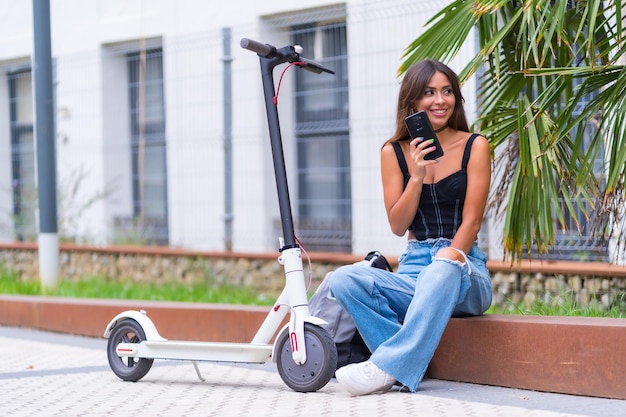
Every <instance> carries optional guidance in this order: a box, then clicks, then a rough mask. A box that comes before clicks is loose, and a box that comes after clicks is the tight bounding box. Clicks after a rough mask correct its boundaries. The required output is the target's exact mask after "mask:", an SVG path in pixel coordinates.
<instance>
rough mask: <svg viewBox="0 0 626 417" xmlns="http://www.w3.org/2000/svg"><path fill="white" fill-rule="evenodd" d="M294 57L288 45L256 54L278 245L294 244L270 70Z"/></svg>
mask: <svg viewBox="0 0 626 417" xmlns="http://www.w3.org/2000/svg"><path fill="white" fill-rule="evenodd" d="M297 58H298V54H297V53H296V52H295V50H294V48H293V47H292V46H286V47H284V48H281V49H278V50H276V51H275V52H273V53H272V54H270V57H264V56H259V61H260V63H261V78H262V80H263V93H264V96H265V109H266V113H267V124H268V127H269V133H270V144H271V147H272V159H273V161H274V174H275V176H276V190H277V192H278V204H279V209H280V221H281V225H282V229H283V239H284V246H283V247H282V248H280V249H281V251H282V250H283V249H288V248H295V247H298V245H297V244H296V237H295V231H294V226H293V216H292V211H291V201H290V197H289V185H288V183H287V171H286V169H285V156H284V154H283V143H282V136H281V133H280V122H279V120H278V108H277V105H276V104H275V103H274V95H275V91H276V90H275V87H274V77H273V70H274V68H275V67H276V66H277V65H280V64H284V63H286V62H291V61H293V60H296V59H297Z"/></svg>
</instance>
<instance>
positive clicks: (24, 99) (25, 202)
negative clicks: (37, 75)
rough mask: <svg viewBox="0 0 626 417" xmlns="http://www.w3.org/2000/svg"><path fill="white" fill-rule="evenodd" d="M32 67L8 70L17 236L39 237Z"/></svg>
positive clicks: (13, 191) (12, 176)
mask: <svg viewBox="0 0 626 417" xmlns="http://www.w3.org/2000/svg"><path fill="white" fill-rule="evenodd" d="M31 74H32V73H31V69H30V68H25V69H22V70H19V71H13V72H10V73H9V74H8V77H7V78H8V82H9V113H10V114H9V117H10V131H11V133H10V135H11V184H12V195H13V221H14V227H15V239H17V240H18V241H32V240H35V239H36V238H37V223H36V210H37V188H36V181H35V141H34V133H33V120H34V112H33V100H32V91H33V89H32V75H31Z"/></svg>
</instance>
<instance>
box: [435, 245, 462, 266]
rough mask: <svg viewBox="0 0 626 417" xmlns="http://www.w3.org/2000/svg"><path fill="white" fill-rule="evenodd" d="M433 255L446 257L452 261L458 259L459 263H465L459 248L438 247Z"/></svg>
mask: <svg viewBox="0 0 626 417" xmlns="http://www.w3.org/2000/svg"><path fill="white" fill-rule="evenodd" d="M435 256H436V257H439V258H446V259H450V260H452V261H459V262H461V263H465V258H464V257H463V254H462V253H461V252H460V251H459V250H456V249H453V248H450V247H446V248H441V249H439V251H437V254H436V255H435Z"/></svg>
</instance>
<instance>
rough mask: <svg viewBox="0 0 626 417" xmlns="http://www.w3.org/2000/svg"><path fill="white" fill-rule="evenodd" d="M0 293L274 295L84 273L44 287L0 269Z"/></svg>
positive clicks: (259, 301) (205, 298)
mask: <svg viewBox="0 0 626 417" xmlns="http://www.w3.org/2000/svg"><path fill="white" fill-rule="evenodd" d="M0 293H1V294H13V295H46V296H53V297H54V296H57V297H74V298H108V299H126V300H152V301H187V302H197V303H224V304H239V305H261V306H266V305H272V304H273V302H274V299H273V298H271V297H267V296H264V295H263V294H261V295H259V294H256V293H255V292H253V290H252V289H250V288H247V287H237V286H232V285H226V284H216V283H212V282H204V283H193V284H181V283H178V282H167V283H163V284H155V283H138V282H130V281H127V282H117V281H111V280H108V279H106V278H102V277H86V278H83V279H80V280H78V281H74V282H70V281H66V280H61V281H60V282H59V285H58V287H56V288H54V289H44V288H42V286H41V283H40V282H39V281H29V280H23V279H21V278H19V277H18V276H17V275H16V274H14V273H12V272H9V271H4V270H0Z"/></svg>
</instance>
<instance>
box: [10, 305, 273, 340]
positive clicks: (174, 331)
mask: <svg viewBox="0 0 626 417" xmlns="http://www.w3.org/2000/svg"><path fill="white" fill-rule="evenodd" d="M0 306H1V308H0V324H4V325H10V326H20V327H29V328H33V329H40V330H49V331H53V332H60V333H71V334H77V335H83V336H92V337H103V334H104V330H105V328H106V326H107V325H108V324H109V322H110V321H111V320H112V319H113V318H114V317H115V316H116V315H117V314H119V313H121V312H123V311H125V310H145V311H146V312H147V313H148V317H150V319H152V321H153V322H154V324H155V325H156V327H157V330H158V331H159V333H160V334H161V336H163V337H165V338H166V339H177V340H204V341H214V342H249V341H251V340H252V338H253V337H254V335H255V333H256V331H257V329H258V328H259V327H260V326H261V323H262V322H263V320H264V319H265V315H266V314H267V312H268V310H269V308H270V307H255V306H235V305H227V304H202V303H182V302H164V301H141V300H138V301H126V300H101V299H77V298H61V297H38V296H7V295H0Z"/></svg>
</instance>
